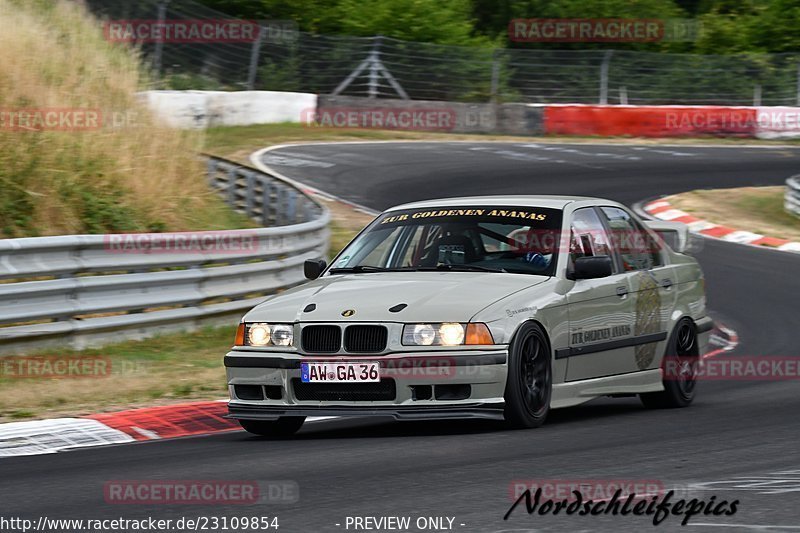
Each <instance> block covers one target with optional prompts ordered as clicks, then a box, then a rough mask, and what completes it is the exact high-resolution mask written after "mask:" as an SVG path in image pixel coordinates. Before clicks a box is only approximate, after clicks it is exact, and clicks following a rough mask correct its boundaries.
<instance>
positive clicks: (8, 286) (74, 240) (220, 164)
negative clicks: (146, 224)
mask: <svg viewBox="0 0 800 533" xmlns="http://www.w3.org/2000/svg"><path fill="white" fill-rule="evenodd" d="M208 172H209V181H210V184H211V186H212V187H213V188H215V189H217V190H219V191H220V192H221V193H223V194H224V195H225V197H226V199H227V201H228V203H229V204H230V205H232V206H233V207H234V208H235V209H237V210H239V211H242V212H244V213H246V214H248V215H249V216H251V217H254V218H257V219H258V220H261V221H262V223H265V225H270V226H271V227H264V228H258V229H242V230H232V231H211V232H206V231H203V232H185V233H168V234H127V235H64V236H58V237H34V238H25V239H6V240H0V280H4V281H6V282H5V283H0V352H2V353H20V352H23V351H26V350H28V349H31V348H40V347H43V346H47V345H54V346H64V345H65V343H66V344H68V345H70V346H72V347H75V348H79V349H80V348H85V347H89V346H99V345H102V344H104V343H108V342H111V341H117V340H123V339H129V338H143V337H146V336H150V335H152V334H154V333H157V332H164V331H177V330H187V329H188V330H190V329H193V328H196V327H197V326H199V325H202V324H209V323H217V322H222V321H226V322H230V321H231V320H232V319H233V318H234V315H241V314H242V313H243V312H244V311H246V310H247V309H249V308H250V307H252V306H254V305H256V304H257V303H259V302H260V301H262V300H263V299H264V297H265V296H267V295H269V294H273V293H275V292H276V291H279V290H282V289H286V288H288V287H292V286H294V285H297V284H300V283H302V282H303V281H304V277H303V269H302V263H303V261H305V260H306V259H311V258H318V257H324V256H325V254H326V253H327V249H328V239H329V234H328V222H329V220H330V214H329V212H328V210H327V209H326V208H325V207H324V206H322V205H321V204H319V203H317V202H316V201H314V200H313V199H312V198H310V197H309V196H307V195H306V194H304V193H303V192H302V191H300V190H299V189H297V188H296V187H294V186H293V185H291V184H289V183H286V182H284V181H282V180H279V179H278V178H275V177H273V176H269V175H267V174H264V173H262V172H259V171H257V170H254V169H251V168H247V167H243V166H241V165H238V164H236V163H233V162H231V161H226V160H223V159H219V158H210V159H209V162H208ZM281 224H283V225H281ZM209 245H210V246H209ZM42 278H47V279H42Z"/></svg>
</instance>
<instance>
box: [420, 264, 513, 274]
mask: <svg viewBox="0 0 800 533" xmlns="http://www.w3.org/2000/svg"><path fill="white" fill-rule="evenodd" d="M415 270H422V271H425V270H428V271H433V270H447V271H452V272H502V273H505V272H506V269H504V268H490V267H485V266H480V265H436V266H435V267H418V268H416V269H415Z"/></svg>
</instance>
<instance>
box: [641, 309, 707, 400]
mask: <svg viewBox="0 0 800 533" xmlns="http://www.w3.org/2000/svg"><path fill="white" fill-rule="evenodd" d="M699 361H700V354H699V346H698V344H697V327H696V326H695V324H694V322H692V320H691V319H688V318H682V319H681V320H679V321H678V323H677V324H675V329H673V330H672V336H671V337H670V339H669V343H668V344H667V349H666V352H665V353H664V359H663V361H662V362H661V370H662V371H663V374H664V380H663V383H664V390H663V391H661V392H648V393H645V394H640V395H639V399H641V401H642V404H644V406H645V407H647V408H649V409H673V408H677V407H688V406H689V405H690V404H691V403H692V400H694V395H695V389H696V387H697V380H696V377H697V365H698V363H699Z"/></svg>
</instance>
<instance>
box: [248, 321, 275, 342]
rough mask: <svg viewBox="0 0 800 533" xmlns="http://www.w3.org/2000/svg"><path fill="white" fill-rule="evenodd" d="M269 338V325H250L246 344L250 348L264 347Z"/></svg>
mask: <svg viewBox="0 0 800 533" xmlns="http://www.w3.org/2000/svg"><path fill="white" fill-rule="evenodd" d="M271 338H272V336H271V331H270V329H269V324H261V323H256V324H250V327H249V328H247V344H249V345H250V346H266V345H267V344H269V341H270V339H271Z"/></svg>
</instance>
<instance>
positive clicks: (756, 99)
mask: <svg viewBox="0 0 800 533" xmlns="http://www.w3.org/2000/svg"><path fill="white" fill-rule="evenodd" d="M760 105H761V84H757V85H756V86H755V87H753V107H759V106H760Z"/></svg>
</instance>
